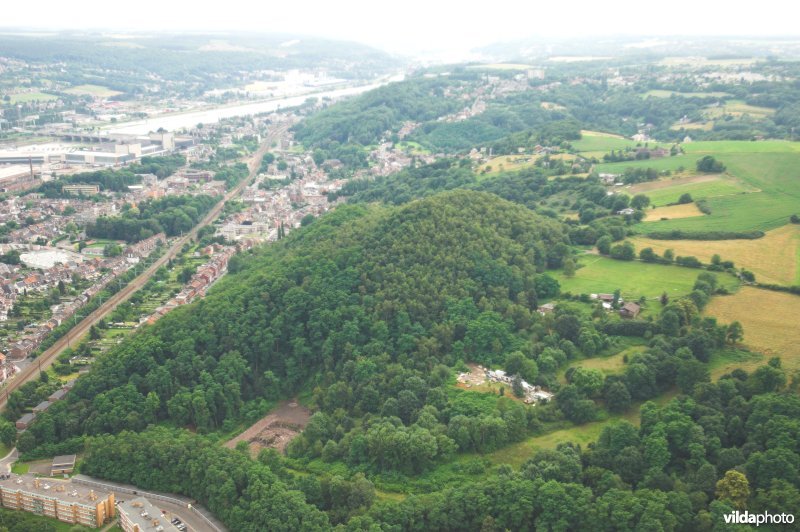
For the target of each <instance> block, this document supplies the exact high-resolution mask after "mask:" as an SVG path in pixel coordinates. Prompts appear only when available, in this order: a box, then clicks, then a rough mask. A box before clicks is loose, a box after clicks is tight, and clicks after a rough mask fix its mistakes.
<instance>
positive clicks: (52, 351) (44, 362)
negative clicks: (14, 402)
mask: <svg viewBox="0 0 800 532" xmlns="http://www.w3.org/2000/svg"><path fill="white" fill-rule="evenodd" d="M288 129H289V126H288V125H280V126H278V127H276V128H275V130H273V131H271V132H270V133H269V134H268V135H267V137H266V138H265V139H264V141H263V142H262V143H261V146H260V147H259V149H258V151H257V152H256V153H255V155H254V156H253V157H252V158H251V159H250V161H249V163H248V166H249V168H250V173H249V175H248V176H247V179H242V180H241V182H239V183H238V184H237V185H236V186H235V187H234V188H232V189H231V190H230V191H229V192H228V193H227V194H225V196H223V198H222V199H221V200H220V201H219V202H218V203H217V204H216V205H214V207H212V209H211V210H210V211H209V212H208V214H206V216H205V217H204V218H203V219H202V220H200V222H199V223H198V224H197V225H195V226H194V228H192V230H191V231H189V232H188V233H186V234H185V235H183V236H181V237H179V238H177V239H175V240H174V241H173V243H172V244H171V245H170V246H169V248H168V249H167V251H166V253H164V254H163V255H162V256H161V257H159V258H158V260H156V261H155V262H153V264H151V265H150V266H148V267H147V269H146V270H144V271H143V272H142V273H141V274H139V276H137V277H136V278H135V279H134V280H133V281H131V282H130V283H128V284H127V285H125V286H124V287H123V288H122V289H121V290H120V291H118V292H117V293H116V294H114V295H112V296H111V297H110V298H108V300H107V301H105V302H103V304H102V305H100V306H99V307H98V308H97V309H95V310H94V311H93V312H91V313H90V314H89V315H87V316H86V317H85V318H83V320H82V321H80V322H78V324H77V325H75V326H74V327H73V328H72V329H70V331H69V332H68V333H67V334H65V335H64V336H62V337H61V338H59V339H58V340H56V342H55V343H54V344H53V345H52V346H50V347H49V348H48V349H47V350H46V351H45V352H44V353H42V354H41V355H39V356H38V357H36V359H35V360H33V361H32V362H31V363H30V364H29V365H28V366H26V367H25V368H24V369H22V370H21V371H20V372H19V373H17V374H16V375H15V376H14V378H13V379H10V380H9V381H8V383H7V385H6V386H5V387H4V388H3V389H2V390H0V409H3V408H5V406H6V402H7V401H8V395H9V394H10V393H11V392H13V391H14V390H16V389H17V388H19V387H20V386H22V385H23V384H25V383H26V382H28V381H30V380H31V379H34V378H36V377H37V376H38V375H39V372H41V371H44V370H46V369H47V368H49V367H50V366H51V365H52V364H53V361H54V360H55V359H56V357H58V355H59V354H61V352H62V351H64V349H66V348H67V347H69V346H70V342H72V341H73V340H77V339H78V338H80V337H81V336H83V335H84V334H86V333H87V332H88V331H89V328H90V327H91V326H92V325H94V324H96V323H97V322H99V321H100V320H101V319H103V318H105V317H106V316H107V315H108V314H109V313H110V312H111V311H113V310H114V309H115V308H116V307H117V305H119V304H120V303H124V302H125V301H127V300H128V299H129V298H130V297H131V296H132V295H133V294H134V293H135V292H136V291H137V290H139V289H140V288H141V287H143V286H144V285H145V283H147V281H148V280H149V279H150V278H151V277H152V276H153V274H154V273H155V272H156V270H158V269H159V268H160V267H161V266H164V265H165V264H166V263H167V262H168V261H169V260H170V259H172V258H174V257H175V256H176V255H177V254H178V253H179V252H180V251H181V249H182V248H183V245H184V244H186V243H187V242H190V241H191V240H192V239H193V238H194V237H195V236H196V235H197V232H198V231H199V230H200V229H201V228H203V227H205V226H206V225H208V224H210V223H211V222H213V221H214V220H216V218H217V217H218V216H219V215H220V213H221V212H222V209H223V207H224V206H225V202H226V201H229V200H231V199H234V198H237V197H239V196H240V195H241V194H242V191H243V190H244V188H245V187H246V186H247V185H248V184H249V183H250V182H251V181H252V180H253V178H254V177H255V175H256V174H257V173H258V169H259V167H260V166H261V159H263V158H264V154H266V153H267V151H268V150H269V148H270V146H272V143H273V142H275V141H277V140H278V139H279V138H280V137H281V136H282V135H284V134H285V133H286V131H287V130H288Z"/></svg>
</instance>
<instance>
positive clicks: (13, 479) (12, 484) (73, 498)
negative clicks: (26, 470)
mask: <svg viewBox="0 0 800 532" xmlns="http://www.w3.org/2000/svg"><path fill="white" fill-rule="evenodd" d="M0 487H2V488H3V489H4V490H16V491H20V490H21V491H27V492H29V493H36V494H37V495H44V496H46V497H51V498H54V499H58V500H60V501H64V502H67V503H78V504H84V505H87V506H95V505H96V504H97V503H98V502H99V501H101V500H104V499H106V498H108V496H109V495H110V493H109V492H107V491H98V490H93V489H91V488H87V487H85V486H80V485H78V484H73V483H72V482H70V481H68V480H55V479H50V478H36V477H34V476H33V475H15V474H13V473H8V474H4V475H0Z"/></svg>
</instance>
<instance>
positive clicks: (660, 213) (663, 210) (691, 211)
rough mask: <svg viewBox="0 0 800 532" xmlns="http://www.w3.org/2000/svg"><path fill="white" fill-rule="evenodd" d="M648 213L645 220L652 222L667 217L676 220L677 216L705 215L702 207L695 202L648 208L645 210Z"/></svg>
mask: <svg viewBox="0 0 800 532" xmlns="http://www.w3.org/2000/svg"><path fill="white" fill-rule="evenodd" d="M645 213H646V215H645V218H644V221H646V222H651V221H653V220H662V219H664V218H667V219H669V220H674V219H676V218H693V217H695V216H703V213H702V212H701V211H700V209H698V208H697V205H695V204H694V203H684V204H683V205H670V206H668V207H657V208H655V209H648V210H647V211H645Z"/></svg>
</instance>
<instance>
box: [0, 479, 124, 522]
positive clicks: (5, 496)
mask: <svg viewBox="0 0 800 532" xmlns="http://www.w3.org/2000/svg"><path fill="white" fill-rule="evenodd" d="M0 503H2V505H3V507H5V508H10V509H14V510H23V511H26V512H30V513H34V514H37V515H44V516H46V517H52V518H54V519H58V520H59V521H63V522H65V523H71V524H80V525H84V526H88V527H92V528H97V527H99V526H102V525H103V524H104V523H106V522H107V521H109V520H110V519H112V518H113V517H114V515H115V507H114V494H113V493H110V492H104V491H96V490H93V489H89V488H86V487H84V486H79V485H77V484H73V483H71V482H69V481H63V480H53V479H40V478H37V477H34V476H33V475H14V474H0Z"/></svg>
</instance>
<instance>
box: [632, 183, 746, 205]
mask: <svg viewBox="0 0 800 532" xmlns="http://www.w3.org/2000/svg"><path fill="white" fill-rule="evenodd" d="M746 192H747V189H745V188H744V187H743V186H741V185H740V184H738V183H736V181H733V180H731V179H719V180H715V181H705V182H702V183H684V184H678V185H675V186H671V187H665V188H659V189H655V190H650V191H647V192H642V194H645V195H646V196H647V197H649V198H650V204H651V205H655V206H656V207H661V206H663V205H668V204H670V203H675V202H677V201H678V198H680V197H681V195H682V194H691V196H692V199H694V200H695V201H697V200H699V199H707V198H712V197H716V196H730V195H732V194H742V193H746ZM631 193H632V192H631Z"/></svg>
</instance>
